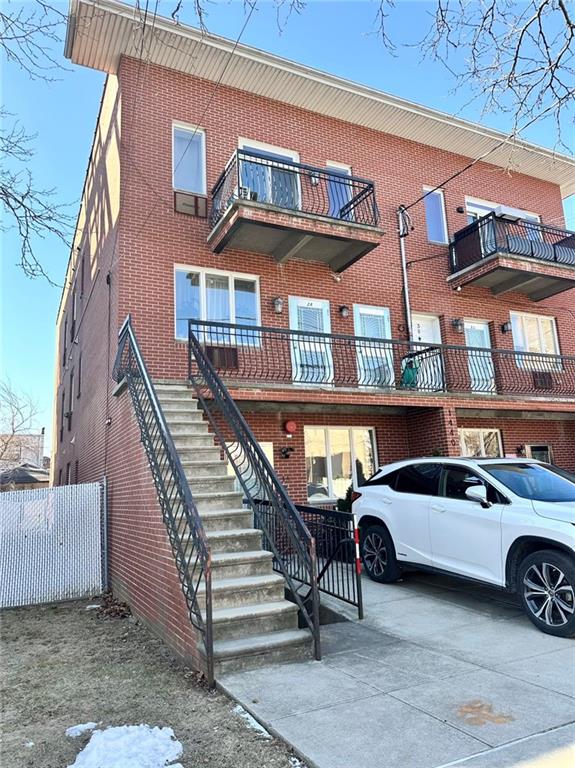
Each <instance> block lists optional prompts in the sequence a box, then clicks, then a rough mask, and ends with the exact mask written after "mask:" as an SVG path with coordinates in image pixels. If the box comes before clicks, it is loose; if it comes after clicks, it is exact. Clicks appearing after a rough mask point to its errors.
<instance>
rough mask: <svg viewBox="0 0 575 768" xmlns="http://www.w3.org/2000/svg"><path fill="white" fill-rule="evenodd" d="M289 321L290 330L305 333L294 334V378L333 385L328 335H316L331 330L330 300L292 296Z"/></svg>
mask: <svg viewBox="0 0 575 768" xmlns="http://www.w3.org/2000/svg"><path fill="white" fill-rule="evenodd" d="M289 321H290V329H291V330H293V331H304V332H305V333H304V334H301V335H299V334H294V335H293V336H292V337H291V344H290V352H291V362H292V379H293V381H294V382H296V383H298V384H317V385H329V384H332V383H333V358H332V353H331V343H330V340H329V337H325V336H323V335H317V336H314V335H313V334H325V333H331V325H330V319H329V301H325V300H323V299H304V298H299V297H297V296H290V298H289Z"/></svg>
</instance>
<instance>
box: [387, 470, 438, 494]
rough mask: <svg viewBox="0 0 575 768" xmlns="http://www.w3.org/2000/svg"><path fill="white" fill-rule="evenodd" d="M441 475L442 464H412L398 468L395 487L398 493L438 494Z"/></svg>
mask: <svg viewBox="0 0 575 768" xmlns="http://www.w3.org/2000/svg"><path fill="white" fill-rule="evenodd" d="M440 475H441V465H440V464H427V463H426V464H410V465H409V466H407V467H402V468H401V469H400V470H398V472H397V478H396V481H395V486H394V489H395V491H396V492H397V493H416V494H421V495H425V496H437V494H438V490H439V476H440Z"/></svg>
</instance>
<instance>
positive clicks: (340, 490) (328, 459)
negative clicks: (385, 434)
mask: <svg viewBox="0 0 575 768" xmlns="http://www.w3.org/2000/svg"><path fill="white" fill-rule="evenodd" d="M304 443H305V468H306V481H307V495H308V499H309V500H310V501H315V502H317V503H321V502H324V503H325V502H326V501H333V500H335V499H343V498H345V495H346V493H347V491H348V488H349V487H350V485H351V486H353V487H354V488H358V487H360V486H361V485H363V484H364V483H365V481H366V478H368V477H370V476H371V475H372V474H373V472H374V470H375V466H376V455H375V434H374V430H373V429H371V428H369V427H305V429H304Z"/></svg>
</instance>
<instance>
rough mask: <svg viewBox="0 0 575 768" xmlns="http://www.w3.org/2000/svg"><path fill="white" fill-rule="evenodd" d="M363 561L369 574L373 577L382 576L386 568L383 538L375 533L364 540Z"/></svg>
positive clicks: (385, 548) (385, 550) (385, 549)
mask: <svg viewBox="0 0 575 768" xmlns="http://www.w3.org/2000/svg"><path fill="white" fill-rule="evenodd" d="M363 561H364V563H365V567H366V568H367V570H368V571H369V572H370V573H371V574H373V575H374V576H375V577H378V576H383V574H384V572H385V569H386V567H387V547H386V546H385V542H384V540H383V538H382V537H381V536H380V535H379V534H378V533H376V532H375V531H372V532H371V533H369V534H368V535H367V536H366V537H365V539H364V542H363Z"/></svg>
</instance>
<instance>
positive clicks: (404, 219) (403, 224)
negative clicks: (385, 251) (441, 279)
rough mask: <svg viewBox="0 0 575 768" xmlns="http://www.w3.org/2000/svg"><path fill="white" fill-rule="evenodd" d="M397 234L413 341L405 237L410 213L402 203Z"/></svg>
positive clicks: (406, 307)
mask: <svg viewBox="0 0 575 768" xmlns="http://www.w3.org/2000/svg"><path fill="white" fill-rule="evenodd" d="M397 234H398V237H399V253H400V256H401V277H402V280H403V304H404V309H405V322H406V327H407V337H408V339H409V340H410V341H412V340H413V334H412V327H411V302H410V300H409V281H408V279H407V260H406V256H405V238H406V237H407V235H408V234H409V214H408V213H407V211H406V210H405V206H403V205H400V206H399V208H398V209H397Z"/></svg>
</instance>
